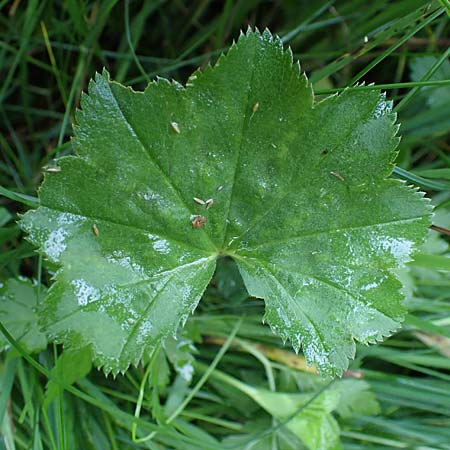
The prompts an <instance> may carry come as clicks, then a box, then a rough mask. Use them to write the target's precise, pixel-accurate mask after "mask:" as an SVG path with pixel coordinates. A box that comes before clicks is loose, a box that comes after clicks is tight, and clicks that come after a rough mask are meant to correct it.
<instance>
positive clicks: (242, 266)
mask: <svg viewBox="0 0 450 450" xmlns="http://www.w3.org/2000/svg"><path fill="white" fill-rule="evenodd" d="M394 122H395V116H394V115H393V114H392V112H391V105H390V103H389V102H386V101H385V99H384V96H383V95H381V94H379V93H376V92H373V91H370V92H368V91H357V90H353V91H346V92H344V93H342V94H341V95H339V96H334V97H330V98H327V99H326V100H324V101H322V102H320V103H317V104H314V101H313V93H312V89H311V86H310V85H308V82H307V79H306V77H305V76H304V75H302V74H301V72H300V69H299V66H298V65H295V64H294V65H293V64H292V54H291V52H290V50H283V47H282V44H281V41H280V40H279V39H278V38H274V37H272V35H271V34H270V33H269V32H267V31H266V32H264V33H262V34H261V33H259V32H257V31H256V32H252V31H249V32H248V33H247V34H246V35H241V37H240V39H239V41H238V43H237V44H235V45H233V46H232V47H231V49H230V50H229V52H228V53H227V55H226V56H222V57H220V58H219V60H218V62H217V63H216V64H215V66H214V67H207V68H206V69H205V70H204V71H197V72H195V73H194V74H193V75H192V76H191V77H190V79H189V80H188V82H187V84H186V86H185V87H183V86H181V85H179V84H178V83H176V82H172V83H170V82H168V81H167V80H164V79H158V80H157V81H155V82H153V83H150V84H149V86H148V87H147V89H146V90H145V91H144V92H135V91H133V90H132V89H130V88H126V87H124V86H122V85H120V84H118V83H115V82H113V81H110V79H109V75H108V74H107V73H106V72H104V73H103V74H102V75H97V77H96V79H95V81H92V82H91V83H90V85H89V95H83V97H82V101H81V110H80V111H79V112H78V114H77V125H76V127H75V138H74V141H73V144H74V148H75V151H76V155H75V156H70V157H66V158H62V159H60V160H59V161H58V162H57V165H58V167H60V169H61V170H60V171H57V172H53V173H48V174H47V175H46V177H45V181H44V183H43V185H42V188H41V190H40V203H41V206H40V207H39V208H38V209H37V210H35V211H32V212H29V213H27V214H26V216H25V217H24V219H23V221H22V227H23V228H24V229H25V230H26V231H27V232H28V233H29V238H30V240H31V241H32V242H34V243H35V244H36V245H38V246H39V247H40V251H41V252H42V253H44V254H45V255H46V257H47V258H48V259H49V260H51V261H52V262H54V263H57V264H58V265H59V266H60V269H59V271H58V272H57V274H56V277H55V279H56V281H55V283H54V284H53V286H52V288H51V289H50V292H49V295H48V298H47V300H46V302H45V307H44V308H43V310H42V312H41V317H42V321H43V325H44V326H45V328H46V330H47V332H48V334H49V335H50V336H51V337H52V338H53V339H55V340H56V341H58V342H59V341H61V342H64V343H65V344H67V345H71V346H75V347H83V346H85V345H91V346H92V348H93V352H94V355H95V359H96V363H97V364H98V365H102V366H104V368H105V370H106V371H107V372H108V371H113V372H117V371H119V370H122V371H123V370H125V369H126V368H127V367H128V365H129V363H130V362H133V363H136V362H138V361H139V360H140V358H141V356H142V354H143V353H144V352H150V351H151V350H152V349H153V348H154V347H155V345H156V344H157V343H158V342H159V341H161V340H162V339H164V338H166V337H167V336H170V335H174V333H175V332H176V329H177V326H178V324H179V323H180V322H184V321H185V320H186V318H187V317H188V314H189V313H191V312H192V311H193V310H194V309H195V307H196V306H197V303H198V301H199V299H200V297H201V295H202V293H203V291H204V289H205V287H206V286H207V284H208V282H209V280H210V279H211V276H212V274H213V272H214V268H215V261H216V259H217V257H219V256H222V255H228V256H231V257H232V258H233V259H234V260H235V261H236V263H237V265H238V268H239V271H240V273H241V275H242V277H243V280H244V282H245V285H246V287H247V290H248V291H249V293H250V294H251V295H253V296H256V297H261V298H264V299H265V301H266V315H265V320H266V321H268V322H269V324H270V325H271V326H272V328H273V329H274V330H275V331H276V332H277V333H279V334H280V336H281V337H282V338H283V339H289V340H290V341H291V342H292V344H293V346H294V348H295V349H296V350H298V349H299V348H300V347H301V346H302V348H303V351H304V353H305V355H306V357H307V359H308V361H309V362H310V363H315V364H316V365H317V366H318V368H319V369H320V370H321V371H322V372H323V373H325V374H329V375H337V374H339V373H341V372H342V370H343V369H344V368H345V367H346V366H347V364H348V358H349V357H352V356H353V355H354V352H355V343H354V341H355V340H357V341H360V342H364V343H370V342H375V341H378V340H380V339H382V337H383V336H387V335H389V334H391V333H392V332H393V331H394V330H395V329H397V328H398V327H399V325H400V322H401V320H402V318H403V315H404V309H403V307H402V305H401V302H402V295H401V294H400V293H399V288H400V283H399V282H398V281H397V279H396V277H395V276H394V274H393V269H395V268H397V267H398V266H401V265H403V264H404V263H405V262H407V261H408V260H409V258H410V254H411V252H412V250H413V249H414V247H415V246H416V245H417V244H418V243H420V242H421V241H422V239H423V237H424V236H425V234H426V229H427V226H428V224H429V217H428V216H429V206H428V204H427V203H426V202H425V201H424V199H423V196H422V194H420V193H417V192H416V191H414V190H413V189H411V188H409V187H407V186H406V185H404V184H403V183H402V182H400V181H397V180H392V179H386V177H387V176H388V175H389V174H390V173H391V171H392V161H393V160H394V158H395V156H396V152H395V148H396V146H397V142H398V139H397V138H396V137H395V133H396V130H397V128H396V125H395V123H394ZM194 199H196V200H194ZM210 199H211V200H212V201H209V202H208V200H210ZM203 202H206V204H203ZM199 217H201V220H200V219H199ZM204 221H206V222H204ZM192 223H194V225H195V226H193V225H192Z"/></svg>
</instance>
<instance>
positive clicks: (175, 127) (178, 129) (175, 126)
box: [170, 122, 180, 134]
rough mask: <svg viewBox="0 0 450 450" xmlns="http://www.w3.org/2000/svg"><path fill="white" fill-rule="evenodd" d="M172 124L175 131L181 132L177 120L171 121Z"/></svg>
mask: <svg viewBox="0 0 450 450" xmlns="http://www.w3.org/2000/svg"><path fill="white" fill-rule="evenodd" d="M170 126H171V127H172V130H173V131H175V133H178V134H180V127H179V126H178V124H177V123H176V122H170Z"/></svg>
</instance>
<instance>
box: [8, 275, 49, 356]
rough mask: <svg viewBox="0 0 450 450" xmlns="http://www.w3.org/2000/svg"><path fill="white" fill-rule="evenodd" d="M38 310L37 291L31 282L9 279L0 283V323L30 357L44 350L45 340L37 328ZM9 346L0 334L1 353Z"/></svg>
mask: <svg viewBox="0 0 450 450" xmlns="http://www.w3.org/2000/svg"><path fill="white" fill-rule="evenodd" d="M37 306H38V288H37V285H34V284H33V283H32V282H31V281H30V280H25V279H24V280H21V279H20V280H19V279H15V278H10V279H9V280H7V281H5V282H4V283H0V322H1V323H2V324H3V326H4V327H5V328H6V329H7V330H8V332H9V333H10V334H11V336H12V337H13V338H14V339H15V340H16V341H17V342H19V343H20V344H21V345H22V346H23V347H24V349H25V350H27V351H28V352H30V353H33V352H38V351H40V350H43V349H44V348H45V347H46V346H47V338H46V337H45V334H44V333H42V332H41V331H40V330H39V327H38V317H37V314H36V308H37ZM9 346H10V344H9V342H8V340H7V339H6V337H5V336H3V334H2V333H0V351H1V350H5V349H6V348H8V347H9Z"/></svg>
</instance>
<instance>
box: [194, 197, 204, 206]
mask: <svg viewBox="0 0 450 450" xmlns="http://www.w3.org/2000/svg"><path fill="white" fill-rule="evenodd" d="M193 200H194V202H195V203H198V204H199V205H204V204H205V203H206V202H205V200H202V199H201V198H198V197H194V199H193Z"/></svg>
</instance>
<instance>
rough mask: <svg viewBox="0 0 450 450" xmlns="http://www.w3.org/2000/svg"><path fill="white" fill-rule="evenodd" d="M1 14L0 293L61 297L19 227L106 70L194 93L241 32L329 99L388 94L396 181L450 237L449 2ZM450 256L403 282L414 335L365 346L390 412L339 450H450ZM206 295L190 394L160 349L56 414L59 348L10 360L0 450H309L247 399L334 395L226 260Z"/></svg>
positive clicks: (419, 264)
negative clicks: (282, 52) (98, 74)
mask: <svg viewBox="0 0 450 450" xmlns="http://www.w3.org/2000/svg"><path fill="white" fill-rule="evenodd" d="M0 8H1V12H2V14H1V15H0V34H1V37H0V80H1V81H0V130H1V134H0V155H1V158H0V225H1V228H0V244H1V253H0V280H6V279H8V278H11V277H17V276H19V275H22V276H26V277H31V278H33V279H35V280H37V282H38V284H39V286H41V285H43V286H47V285H50V284H51V271H52V268H51V267H48V265H47V264H46V262H45V261H42V259H41V258H39V257H37V256H36V254H35V252H34V249H33V248H32V247H31V245H30V244H28V243H27V241H26V240H24V239H23V236H22V235H21V233H20V231H19V229H18V227H17V225H16V222H15V221H16V220H17V219H18V215H19V214H20V213H22V212H24V211H26V210H27V209H28V208H29V207H33V206H35V205H36V189H37V186H38V185H39V184H40V181H41V179H42V168H43V167H45V166H47V165H48V164H49V163H51V161H52V159H53V158H55V157H57V156H62V155H67V154H70V153H71V151H72V147H71V142H70V135H71V133H72V131H71V123H72V122H73V119H74V113H75V110H76V107H77V106H78V104H79V99H80V94H81V92H82V91H83V90H86V88H87V83H88V81H89V79H90V78H91V77H92V76H93V75H94V73H95V71H101V69H102V67H104V66H105V67H106V68H107V69H108V70H109V72H110V73H111V76H112V78H114V79H116V80H118V81H120V82H123V83H126V84H130V85H132V86H133V87H134V88H135V89H142V88H144V87H145V85H146V84H147V82H148V80H149V79H152V78H154V77H155V76H157V75H160V76H164V77H167V78H174V79H177V80H181V81H185V80H186V79H187V77H188V75H189V74H190V73H191V72H192V71H193V70H195V69H196V68H197V67H199V66H200V67H202V66H205V65H206V64H207V63H208V62H209V61H211V60H215V59H216V58H217V57H218V55H220V53H221V52H223V51H225V50H226V49H227V48H228V46H229V45H230V44H231V43H232V40H233V39H236V38H237V36H238V33H239V30H241V29H246V27H247V26H257V27H259V28H260V29H263V28H264V27H269V28H270V29H271V31H272V32H274V33H277V34H279V35H280V36H281V37H282V39H283V42H284V43H285V45H290V46H291V47H292V49H293V52H294V55H295V58H298V59H300V60H301V63H302V69H303V70H304V71H306V73H307V75H308V77H309V79H310V80H311V81H312V83H313V85H314V89H315V91H316V94H317V95H318V97H319V98H320V96H325V95H330V94H333V93H335V92H340V91H341V90H342V89H343V88H346V87H349V88H350V89H375V88H382V89H383V90H386V92H387V96H388V98H390V99H392V100H393V101H394V105H395V110H396V112H397V113H398V118H399V122H400V123H401V128H400V134H401V135H402V141H401V144H400V153H399V156H398V159H397V167H396V169H395V173H394V176H398V177H401V178H403V179H406V180H407V181H408V182H410V183H412V184H415V185H417V186H419V187H420V188H421V189H423V190H425V191H426V193H427V196H428V197H429V198H431V199H432V202H433V204H434V205H435V207H436V211H437V213H436V216H435V218H434V219H433V220H434V224H435V225H437V226H441V227H444V228H449V227H450V184H449V179H450V175H449V173H450V144H449V142H450V140H449V136H450V68H449V67H450V62H449V54H450V51H449V50H448V49H449V47H450V24H449V14H450V3H449V2H448V0H441V1H431V2H430V1H423V0H420V1H419V0H396V1H386V0H373V1H371V2H367V1H365V0H341V1H338V0H336V1H328V2H327V1H324V0H321V1H306V0H305V1H299V2H296V1H288V0H286V1H281V0H278V1H270V2H269V1H259V0H251V1H247V0H245V1H243V0H237V1H229V0H226V1H223V2H212V1H210V0H198V1H192V2H190V1H189V2H188V1H185V0H174V1H163V0H159V1H158V0H154V1H142V2H137V1H132V2H131V1H125V2H119V1H112V0H97V1H91V2H89V1H81V0H79V1H77V0H67V1H65V2H58V1H54V0H47V1H37V0H30V1H28V2H24V1H0ZM362 82H364V83H365V84H364V85H362V84H361V83H362ZM371 83H374V86H372V85H371ZM448 242H449V241H448V237H446V236H445V235H444V234H439V233H437V232H436V231H430V238H429V240H428V242H427V243H426V244H425V245H424V246H423V248H422V249H421V251H420V253H419V254H418V257H417V259H416V260H415V261H414V262H412V263H411V264H410V266H409V268H408V270H404V271H403V272H402V274H401V276H402V279H403V280H404V282H405V285H406V292H407V298H408V300H407V306H408V310H409V315H408V318H407V320H406V321H405V323H404V326H403V328H402V330H400V331H399V332H398V333H397V334H396V335H394V336H393V337H392V338H390V339H388V340H387V341H385V342H384V343H382V344H380V345H378V346H371V347H362V346H361V347H360V348H358V352H357V356H356V359H355V361H354V362H353V363H352V365H351V367H350V370H349V371H348V372H347V373H346V374H345V378H346V379H349V380H351V379H360V378H361V379H363V380H365V381H366V382H367V383H368V385H369V387H370V389H371V391H372V392H373V393H374V395H375V397H376V399H377V400H378V402H379V403H380V412H379V413H378V414H376V415H371V414H366V413H365V412H364V410H363V409H361V410H359V411H354V412H353V413H352V414H351V415H348V416H346V417H343V416H337V419H338V422H339V425H340V427H341V440H342V446H343V448H345V449H352V450H353V449H354V450H356V449H366V448H370V449H392V448H405V449H416V450H425V449H427V450H430V449H450V394H449V389H448V386H449V381H450V319H449V317H450V265H449V255H450V252H449V247H448ZM205 297H206V301H204V302H202V303H201V306H200V307H199V309H198V310H197V312H196V314H195V315H194V316H193V317H192V318H191V319H190V320H189V321H188V324H187V328H186V330H185V332H184V333H183V338H184V339H190V340H191V341H192V342H194V343H195V347H196V349H197V351H196V352H193V354H192V355H191V356H189V355H188V353H189V352H187V353H186V354H183V355H181V356H180V357H184V358H191V359H192V365H193V367H194V369H195V374H194V378H193V380H192V382H191V383H190V384H189V383H186V382H185V381H184V380H183V378H182V377H180V376H179V375H177V374H176V373H175V372H174V370H173V369H170V367H171V363H170V362H167V361H166V357H165V355H164V352H163V351H162V350H160V352H159V353H157V354H155V355H154V356H153V357H152V358H150V360H147V361H145V366H140V367H137V368H135V367H133V368H130V369H129V370H128V371H127V373H126V374H124V375H120V376H118V377H117V378H115V379H113V378H111V377H109V378H105V377H104V376H103V374H102V373H101V372H98V371H97V370H95V369H94V370H92V371H91V373H90V374H89V376H87V377H86V378H83V379H81V380H79V381H78V382H76V383H75V384H74V385H72V386H68V387H66V389H60V391H59V394H58V395H57V398H56V399H55V400H53V401H51V402H50V404H48V405H47V404H46V403H45V398H46V393H45V386H46V383H47V380H48V378H49V376H50V373H51V370H52V368H53V367H54V366H55V362H56V360H57V358H58V356H59V355H60V354H61V352H62V348H60V347H58V346H50V347H49V348H48V349H47V350H46V351H43V352H41V353H40V354H37V355H36V354H35V355H31V356H30V355H28V354H27V353H26V352H25V351H23V349H21V348H20V346H17V347H16V348H12V349H10V350H8V351H5V352H3V353H2V356H1V359H0V433H1V438H0V449H8V450H9V449H33V450H39V449H51V450H56V449H58V450H62V449H65V450H72V449H83V450H84V449H86V450H88V449H96V450H98V449H113V450H116V449H117V450H127V449H140V448H143V449H146V448H148V449H182V450H184V449H199V448H201V449H221V448H227V449H231V448H235V449H250V448H251V449H270V450H275V449H279V450H284V449H291V448H294V449H297V448H302V444H301V443H300V441H298V440H296V439H295V438H294V437H293V436H292V435H290V434H289V433H288V432H287V431H286V428H285V425H286V423H285V422H278V421H276V420H274V419H273V418H272V417H271V416H269V415H268V414H267V412H265V411H264V410H263V409H262V408H261V407H260V406H259V405H258V404H257V403H255V402H254V401H253V400H252V399H251V398H250V397H248V396H247V395H246V394H245V392H243V391H242V390H239V387H241V388H242V387H243V384H245V385H246V386H254V387H258V386H259V387H264V388H266V389H267V390H269V391H272V392H292V393H294V392H312V393H315V394H317V395H318V393H320V392H323V391H327V390H328V389H332V388H333V385H335V384H336V382H334V383H329V382H328V381H324V380H322V379H321V378H320V377H319V376H317V375H316V374H315V373H312V372H311V371H307V370H305V366H304V361H303V359H302V358H301V356H300V357H297V356H296V355H295V354H293V353H292V352H291V350H290V348H289V346H284V345H283V343H282V342H281V341H280V340H279V339H278V338H276V337H275V336H274V335H273V334H272V332H271V331H270V329H269V328H268V327H267V326H264V325H262V324H261V323H260V317H261V315H262V311H263V305H262V303H261V302H260V301H259V300H256V299H249V298H247V296H246V293H245V290H244V289H243V286H242V282H241V280H240V278H239V275H238V274H237V272H236V270H235V268H234V267H233V266H232V265H230V264H229V262H228V261H226V260H224V261H222V263H221V265H220V267H219V269H218V271H217V273H216V276H215V278H214V284H213V285H211V286H210V288H209V289H208V291H207V292H206V294H205ZM0 329H1V331H5V332H6V333H7V331H6V330H4V328H3V327H0ZM149 367H150V369H148V368H149ZM155 367H157V369H158V370H154V368H155ZM146 369H148V370H146ZM230 380H231V381H230ZM232 380H238V381H232ZM239 383H240V384H239Z"/></svg>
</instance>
